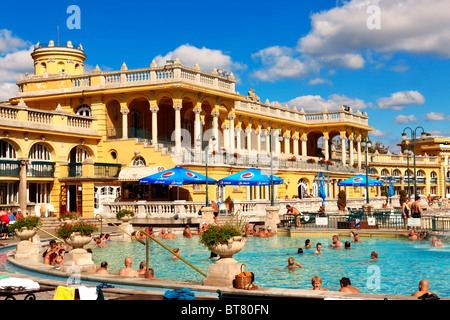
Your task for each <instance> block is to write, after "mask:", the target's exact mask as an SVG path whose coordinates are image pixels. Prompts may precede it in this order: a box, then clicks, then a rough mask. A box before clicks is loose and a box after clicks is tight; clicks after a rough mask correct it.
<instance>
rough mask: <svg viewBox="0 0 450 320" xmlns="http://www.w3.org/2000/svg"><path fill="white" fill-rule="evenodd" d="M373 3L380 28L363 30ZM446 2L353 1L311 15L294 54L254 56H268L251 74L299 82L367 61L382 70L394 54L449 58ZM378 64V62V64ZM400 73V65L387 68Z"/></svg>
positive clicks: (449, 22) (449, 7) (449, 9)
mask: <svg viewBox="0 0 450 320" xmlns="http://www.w3.org/2000/svg"><path fill="white" fill-rule="evenodd" d="M374 4H375V5H376V6H378V8H379V13H380V21H381V24H380V28H379V29H373V28H369V27H368V20H369V21H370V17H371V16H372V15H373V12H368V11H367V9H368V8H369V7H370V6H371V5H374ZM449 25H450V1H448V0H426V1H425V0H398V1H392V0H378V1H374V0H352V1H346V2H343V3H342V4H340V5H339V6H336V7H335V8H333V9H330V10H326V11H321V12H318V13H313V14H312V15H311V30H310V32H309V33H308V34H307V35H305V36H303V37H301V38H300V39H298V42H297V46H296V48H295V51H296V54H295V53H292V52H290V53H288V54H286V52H287V51H288V50H291V49H290V48H283V54H280V55H275V54H274V51H273V48H279V47H277V46H274V47H269V48H266V49H262V50H260V51H259V52H258V53H256V54H254V55H257V56H261V55H262V53H264V52H271V54H272V59H267V60H263V59H261V62H262V68H261V70H257V71H255V72H254V75H255V76H256V77H257V78H259V79H261V80H265V81H268V80H272V77H276V78H277V79H282V78H302V77H305V76H307V75H309V73H313V74H314V72H315V73H316V74H317V73H318V71H320V69H324V68H331V69H333V68H338V69H341V68H343V69H350V70H357V69H361V68H363V67H364V66H365V65H366V64H367V63H369V64H371V65H374V67H375V68H377V69H379V68H384V67H386V66H387V65H388V64H387V63H386V62H387V61H388V60H391V59H392V58H393V55H394V54H396V53H401V52H405V53H409V54H420V55H429V56H436V57H443V58H450V28H449V27H448V26H449ZM377 60H381V62H380V61H377ZM390 69H391V70H392V71H395V72H404V71H406V70H408V69H409V66H407V65H405V64H397V65H394V66H392V67H390Z"/></svg>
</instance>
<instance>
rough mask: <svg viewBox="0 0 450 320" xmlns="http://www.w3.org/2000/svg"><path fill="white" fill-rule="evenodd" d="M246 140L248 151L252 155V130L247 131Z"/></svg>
mask: <svg viewBox="0 0 450 320" xmlns="http://www.w3.org/2000/svg"><path fill="white" fill-rule="evenodd" d="M245 134H246V138H247V151H248V153H249V154H250V153H251V151H252V129H247V130H245Z"/></svg>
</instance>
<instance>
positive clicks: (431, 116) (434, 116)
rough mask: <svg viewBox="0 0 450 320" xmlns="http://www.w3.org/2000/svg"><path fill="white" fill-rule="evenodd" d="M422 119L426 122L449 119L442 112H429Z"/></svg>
mask: <svg viewBox="0 0 450 320" xmlns="http://www.w3.org/2000/svg"><path fill="white" fill-rule="evenodd" d="M424 119H425V120H427V121H441V120H447V119H449V117H448V116H446V115H445V114H444V113H442V112H429V113H427V114H426V115H425V116H424Z"/></svg>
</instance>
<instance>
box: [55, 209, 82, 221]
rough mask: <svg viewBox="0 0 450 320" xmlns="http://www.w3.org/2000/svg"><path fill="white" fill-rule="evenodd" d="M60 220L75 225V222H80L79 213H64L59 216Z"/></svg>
mask: <svg viewBox="0 0 450 320" xmlns="http://www.w3.org/2000/svg"><path fill="white" fill-rule="evenodd" d="M58 220H59V221H61V222H67V223H73V222H74V221H76V220H78V213H76V212H75V211H67V212H65V213H62V214H61V215H60V216H59V218H58Z"/></svg>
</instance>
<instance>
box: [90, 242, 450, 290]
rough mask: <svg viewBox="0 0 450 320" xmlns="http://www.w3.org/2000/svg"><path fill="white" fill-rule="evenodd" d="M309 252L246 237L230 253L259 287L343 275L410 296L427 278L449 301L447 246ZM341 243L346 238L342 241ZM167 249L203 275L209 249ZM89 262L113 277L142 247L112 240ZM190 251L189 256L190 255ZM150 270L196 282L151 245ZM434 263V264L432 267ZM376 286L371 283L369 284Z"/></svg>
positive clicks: (329, 282)
mask: <svg viewBox="0 0 450 320" xmlns="http://www.w3.org/2000/svg"><path fill="white" fill-rule="evenodd" d="M310 239H311V242H312V248H311V249H305V248H304V249H303V250H304V253H303V254H297V249H298V248H299V247H302V248H303V247H304V242H305V238H303V237H285V236H278V237H273V238H263V239H260V238H256V237H255V238H253V237H249V239H248V242H247V244H246V245H245V247H244V249H243V250H242V251H241V252H240V253H238V254H237V255H235V258H236V260H237V261H239V262H241V263H245V264H246V266H247V269H248V271H251V272H254V273H255V283H256V284H257V285H261V286H269V287H281V288H292V289H300V288H301V289H310V288H311V278H312V276H314V275H319V276H320V277H321V278H322V280H323V287H324V288H327V289H329V290H334V291H337V290H339V279H341V278H342V277H348V278H350V280H351V281H352V285H353V286H355V287H357V288H358V289H359V290H360V291H361V292H363V293H385V294H401V295H410V294H411V293H412V292H414V291H416V290H417V286H418V283H419V281H420V280H421V279H427V280H429V282H430V285H431V291H433V292H435V293H436V294H438V295H440V296H442V297H450V277H449V273H450V271H449V270H448V269H447V266H448V265H449V263H450V244H448V243H446V244H445V245H447V246H448V247H444V248H431V247H430V246H429V243H428V242H427V241H423V242H415V243H412V242H410V241H408V240H399V239H391V238H381V239H374V238H362V242H361V243H354V242H352V244H351V246H352V248H351V249H344V248H339V249H334V248H332V247H330V246H329V244H330V243H331V236H330V237H310ZM340 240H341V241H342V242H345V241H347V240H350V239H349V238H347V237H341V239H340ZM162 241H163V242H164V244H165V245H167V246H168V247H170V248H179V249H180V251H181V256H183V257H184V258H185V259H187V260H188V261H189V262H191V263H192V264H193V265H195V266H196V267H197V268H199V269H200V270H202V271H203V272H204V273H208V265H209V264H210V263H214V260H211V259H209V251H208V250H207V249H206V248H204V247H203V246H202V245H200V244H199V243H198V237H196V236H195V237H194V238H191V239H184V238H183V237H181V236H178V237H177V238H176V239H171V240H162ZM318 242H321V243H322V245H323V254H321V255H316V254H314V250H315V249H314V248H315V245H316V243H318ZM92 249H93V251H94V262H95V263H96V264H97V265H99V264H100V262H101V261H103V260H105V261H107V262H108V264H109V268H108V270H109V271H110V272H112V273H117V272H118V271H119V269H120V268H122V266H123V261H124V259H125V257H126V256H131V257H132V258H133V261H134V263H133V267H134V268H136V269H137V268H138V266H139V262H140V261H143V260H145V246H143V245H141V244H140V243H137V242H132V243H130V242H120V243H118V242H112V243H110V244H107V245H105V247H104V248H92ZM372 251H377V252H378V254H379V260H378V261H371V260H370V253H371V252H372ZM191 253H193V255H192V256H190V257H189V254H191ZM149 256H150V266H151V267H152V268H153V269H154V270H155V276H156V277H158V278H160V279H170V280H183V281H195V282H200V281H202V279H203V276H201V275H200V274H199V273H197V272H196V271H194V270H193V269H191V268H190V267H189V266H187V265H186V264H185V263H183V262H182V261H180V260H179V259H172V255H171V254H170V253H169V252H168V251H167V250H165V249H164V248H162V247H160V246H159V245H158V244H156V243H151V245H150V250H149ZM290 256H292V257H294V258H295V261H296V262H299V263H300V264H301V265H302V266H303V268H302V269H295V270H288V269H286V266H287V259H288V258H289V257H290ZM437 262H438V263H437ZM374 284H376V285H374Z"/></svg>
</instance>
